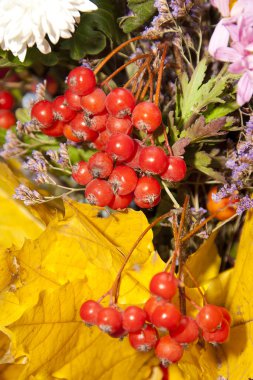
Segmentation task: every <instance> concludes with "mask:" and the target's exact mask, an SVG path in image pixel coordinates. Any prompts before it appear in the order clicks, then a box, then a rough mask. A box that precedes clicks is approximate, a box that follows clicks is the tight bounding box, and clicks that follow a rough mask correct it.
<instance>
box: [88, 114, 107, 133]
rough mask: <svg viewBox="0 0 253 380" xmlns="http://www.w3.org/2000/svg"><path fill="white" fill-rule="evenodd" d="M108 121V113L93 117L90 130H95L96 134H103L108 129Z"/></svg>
mask: <svg viewBox="0 0 253 380" xmlns="http://www.w3.org/2000/svg"><path fill="white" fill-rule="evenodd" d="M107 119H108V113H107V111H104V112H102V113H100V114H99V115H95V116H93V118H92V119H91V122H90V128H91V129H93V131H96V132H99V133H100V132H102V131H104V130H105V128H106V122H107Z"/></svg>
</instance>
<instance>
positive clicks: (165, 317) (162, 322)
mask: <svg viewBox="0 0 253 380" xmlns="http://www.w3.org/2000/svg"><path fill="white" fill-rule="evenodd" d="M180 320H181V313H180V311H179V310H178V309H177V307H176V306H175V305H173V304H172V303H166V304H164V305H161V306H157V308H156V309H155V310H154V312H153V314H152V315H151V321H152V323H153V324H154V325H155V326H156V327H158V328H160V329H162V330H170V329H172V330H173V329H175V328H176V327H177V326H178V325H179V322H180Z"/></svg>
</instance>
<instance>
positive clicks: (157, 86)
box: [155, 45, 168, 106]
mask: <svg viewBox="0 0 253 380" xmlns="http://www.w3.org/2000/svg"><path fill="white" fill-rule="evenodd" d="M167 50H168V45H165V46H164V50H163V54H162V58H161V63H160V67H159V71H158V77H157V84H156V92H155V104H156V105H157V106H158V105H159V99H160V92H161V85H162V76H163V68H164V62H165V58H166V54H167Z"/></svg>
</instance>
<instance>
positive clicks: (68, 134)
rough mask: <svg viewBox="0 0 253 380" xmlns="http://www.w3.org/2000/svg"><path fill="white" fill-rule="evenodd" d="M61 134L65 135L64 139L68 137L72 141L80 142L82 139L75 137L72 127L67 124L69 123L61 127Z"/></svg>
mask: <svg viewBox="0 0 253 380" xmlns="http://www.w3.org/2000/svg"><path fill="white" fill-rule="evenodd" d="M63 134H64V136H65V137H66V139H68V140H70V141H74V142H81V141H82V139H81V138H79V137H77V136H76V135H75V134H74V132H73V129H72V127H71V125H69V124H65V127H64V129H63Z"/></svg>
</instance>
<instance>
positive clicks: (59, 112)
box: [52, 95, 76, 123]
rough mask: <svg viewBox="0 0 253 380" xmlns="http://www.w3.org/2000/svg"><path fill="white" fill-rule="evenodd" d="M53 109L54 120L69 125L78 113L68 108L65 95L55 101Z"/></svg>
mask: <svg viewBox="0 0 253 380" xmlns="http://www.w3.org/2000/svg"><path fill="white" fill-rule="evenodd" d="M52 107H53V113H54V118H55V119H56V120H61V121H64V122H65V123H67V122H68V121H70V120H72V119H73V118H74V117H75V115H76V111H74V110H73V109H71V108H70V107H69V106H68V103H67V101H66V99H65V97H64V96H63V95H61V96H57V98H55V99H54V101H53V103H52Z"/></svg>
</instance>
